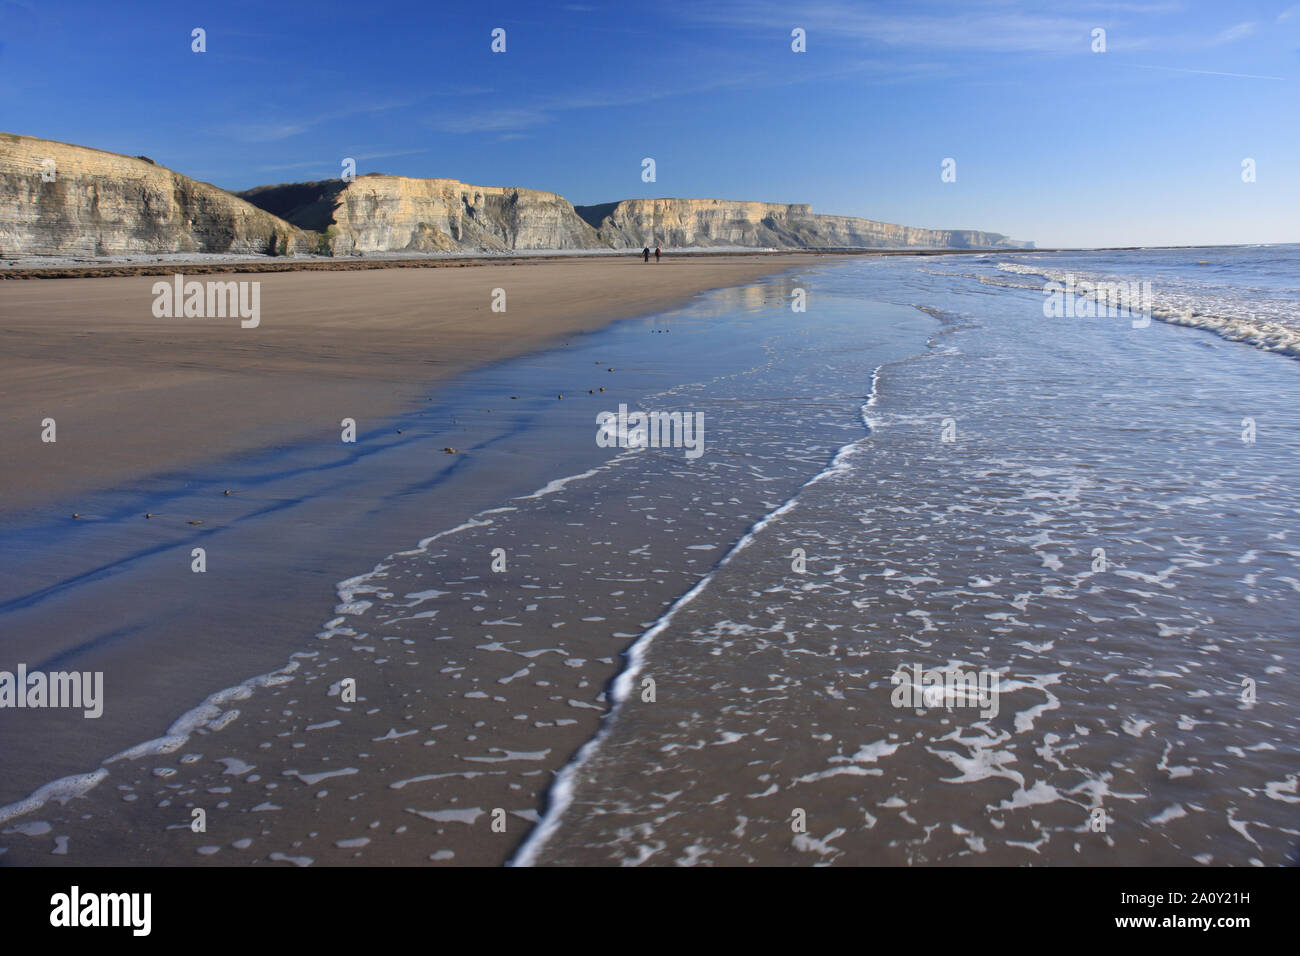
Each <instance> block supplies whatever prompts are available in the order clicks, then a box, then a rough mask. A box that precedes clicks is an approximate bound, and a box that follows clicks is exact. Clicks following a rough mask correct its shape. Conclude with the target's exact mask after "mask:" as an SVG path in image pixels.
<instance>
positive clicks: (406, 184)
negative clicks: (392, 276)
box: [240, 175, 601, 255]
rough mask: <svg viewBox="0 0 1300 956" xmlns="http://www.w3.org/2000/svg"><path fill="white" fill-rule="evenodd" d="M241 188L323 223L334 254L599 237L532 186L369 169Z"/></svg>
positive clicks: (303, 219)
mask: <svg viewBox="0 0 1300 956" xmlns="http://www.w3.org/2000/svg"><path fill="white" fill-rule="evenodd" d="M240 195H241V196H243V197H245V198H247V199H248V200H249V201H251V202H255V203H257V204H258V205H259V206H262V207H263V208H264V209H273V210H276V211H282V212H281V214H282V215H284V216H286V217H287V218H288V219H289V220H290V221H292V222H294V223H295V224H297V225H300V226H303V227H307V228H315V229H318V230H320V229H326V228H329V229H330V232H329V236H330V242H331V245H332V247H333V250H334V254H335V255H349V254H353V253H368V252H402V251H409V252H455V251H466V252H479V251H482V252H505V251H508V250H511V249H591V248H595V247H598V246H599V245H601V243H600V241H599V239H598V238H597V237H596V233H595V230H593V229H592V228H591V227H590V226H588V225H587V224H586V223H585V222H583V221H582V219H580V218H579V217H578V214H577V213H576V212H574V210H573V206H572V205H571V204H570V203H569V201H568V200H567V199H565V198H564V197H563V196H557V195H556V194H555V193H548V192H542V191H540V190H537V189H514V188H510V187H503V186H471V185H468V184H466V183H462V182H460V181H459V180H456V179H410V178H407V177H405V176H379V175H367V176H359V177H357V178H356V179H355V180H353V181H352V182H350V183H343V182H341V181H333V182H323V183H306V184H290V185H287V186H262V187H259V188H257V189H250V190H248V191H247V192H243V193H240ZM327 207H332V212H331V217H332V218H331V219H330V220H329V221H326V219H325V218H324V213H325V210H326V208H327Z"/></svg>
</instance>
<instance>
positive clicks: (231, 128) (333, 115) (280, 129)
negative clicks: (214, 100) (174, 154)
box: [220, 100, 417, 143]
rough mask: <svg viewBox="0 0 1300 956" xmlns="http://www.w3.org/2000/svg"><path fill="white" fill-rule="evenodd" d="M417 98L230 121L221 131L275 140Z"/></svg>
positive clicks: (398, 106)
mask: <svg viewBox="0 0 1300 956" xmlns="http://www.w3.org/2000/svg"><path fill="white" fill-rule="evenodd" d="M415 102H417V101H415V100H383V101H380V102H377V103H365V104H360V105H357V106H353V107H349V108H346V109H342V110H331V111H330V112H328V113H319V114H317V115H315V116H309V117H300V118H299V119H297V120H294V121H275V120H270V121H264V122H238V123H227V124H226V125H225V126H224V127H222V129H221V130H220V132H221V133H222V135H225V136H229V137H231V138H233V139H237V140H240V141H241V142H245V143H271V142H278V141H279V140H284V139H290V138H292V137H294V136H301V135H302V134H303V133H306V132H307V131H309V130H311V129H313V128H315V127H317V126H319V125H321V124H322V123H325V122H328V121H331V120H338V119H346V118H347V117H349V116H363V115H368V114H371V113H383V112H386V111H388V110H396V109H405V108H407V107H409V106H412V105H414V104H415Z"/></svg>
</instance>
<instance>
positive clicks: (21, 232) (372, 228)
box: [0, 133, 1033, 258]
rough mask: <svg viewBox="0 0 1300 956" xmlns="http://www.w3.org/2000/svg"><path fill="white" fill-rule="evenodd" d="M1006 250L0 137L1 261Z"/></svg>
mask: <svg viewBox="0 0 1300 956" xmlns="http://www.w3.org/2000/svg"><path fill="white" fill-rule="evenodd" d="M645 245H649V246H652V247H653V246H656V245H662V246H665V247H667V248H669V249H689V248H717V247H737V248H759V249H909V248H916V249H1015V248H1032V246H1033V243H1029V242H1020V241H1016V240H1013V239H1008V238H1007V237H1006V236H1003V235H1001V234H999V233H990V232H981V231H978V230H970V229H951V230H943V229H919V228H914V227H911V226H900V225H895V224H892V223H886V222H876V221H874V220H870V219H858V218H853V217H849V216H830V215H822V214H819V213H814V212H813V211H812V209H811V207H809V206H808V205H804V204H797V203H796V204H783V203H764V202H740V201H734V200H725V199H629V200H623V201H621V202H615V203H606V204H603V205H597V206H578V207H574V206H573V205H572V204H571V203H570V202H569V201H568V200H567V199H565V198H564V197H563V196H560V195H557V194H556V193H551V192H544V191H542V190H537V189H524V188H516V187H503V186H475V185H470V184H468V183H463V182H460V181H459V180H456V179H415V178H410V177H405V176H385V175H380V174H374V173H372V174H367V175H364V176H359V177H357V178H356V179H354V180H352V181H350V182H344V181H342V180H340V179H333V180H326V181H321V182H310V183H288V184H283V185H278V186H259V187H257V188H255V189H250V190H246V191H244V192H241V193H237V194H232V193H229V192H226V191H225V190H223V189H219V188H217V187H216V186H212V185H210V184H208V183H202V182H198V181H196V180H193V179H190V178H189V177H188V176H183V175H181V174H180V173H177V172H173V171H172V170H170V169H167V168H165V167H163V166H158V165H157V164H155V163H154V162H153V161H152V160H150V159H148V158H146V157H131V156H123V155H119V154H117V153H109V152H104V151H102V150H97V149H90V148H87V147H83V146H73V145H69V144H66V143H58V142H54V141H52V140H44V139H37V138H34V137H29V136H19V135H15V134H10V133H0V257H4V258H17V257H22V256H87V257H93V256H113V255H129V254H149V253H168V252H180V253H185V252H193V253H205V252H224V253H237V254H245V255H283V254H286V253H310V252H319V253H324V254H326V255H367V254H378V253H402V252H411V253H435V252H462V253H463V252H471V253H472V252H489V253H490V252H511V251H516V250H544V249H556V250H564V249H575V250H580V249H640V248H641V247H642V246H645Z"/></svg>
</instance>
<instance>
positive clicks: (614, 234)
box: [577, 199, 1033, 249]
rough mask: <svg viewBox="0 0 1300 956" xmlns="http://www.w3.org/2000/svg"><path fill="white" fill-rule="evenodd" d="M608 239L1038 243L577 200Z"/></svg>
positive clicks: (803, 245) (776, 212)
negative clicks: (588, 203) (591, 204)
mask: <svg viewBox="0 0 1300 956" xmlns="http://www.w3.org/2000/svg"><path fill="white" fill-rule="evenodd" d="M577 211H578V215H580V216H582V217H583V219H585V220H586V221H587V223H588V224H589V225H591V226H592V227H593V228H595V229H596V232H597V235H599V236H600V238H601V240H602V241H603V243H604V244H605V245H609V246H614V247H629V246H630V247H640V246H645V245H650V246H653V245H656V244H663V245H668V246H673V247H677V248H681V247H690V246H732V245H734V246H759V247H776V248H784V249H885V248H889V249H894V248H918V249H976V248H1002V249H1024V248H1032V246H1033V243H1028V242H1020V241H1018V240H1014V239H1008V238H1007V237H1006V236H1003V235H1000V234H999V233H995V232H979V231H977V230H973V229H917V228H913V227H911V226H896V225H893V224H892V223H887V222H876V221H874V220H871V219H855V218H853V217H851V216H824V215H819V214H816V213H813V212H812V208H811V207H810V206H807V205H804V204H793V205H787V204H780V203H762V202H733V201H730V200H725V199H629V200H625V201H623V202H618V203H606V204H605V205H601V206H578V207H577Z"/></svg>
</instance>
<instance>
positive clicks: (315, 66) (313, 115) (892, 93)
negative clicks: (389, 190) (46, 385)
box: [0, 0, 1300, 246]
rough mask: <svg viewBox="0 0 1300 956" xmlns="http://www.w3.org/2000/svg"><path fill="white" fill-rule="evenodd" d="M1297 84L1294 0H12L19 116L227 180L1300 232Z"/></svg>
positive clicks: (1049, 229) (1256, 235) (1299, 28)
mask: <svg viewBox="0 0 1300 956" xmlns="http://www.w3.org/2000/svg"><path fill="white" fill-rule="evenodd" d="M195 27H202V28H203V29H205V30H206V32H207V52H206V53H202V54H198V53H193V52H191V49H190V47H191V38H190V34H191V30H192V29H193V28H195ZM496 27H501V28H504V29H505V30H506V52H505V53H504V54H494V53H493V52H492V51H491V48H490V46H491V31H492V30H493V29H494V28H496ZM795 27H800V28H802V29H804V30H805V31H806V33H807V52H805V53H795V52H793V51H792V50H791V36H790V34H791V30H792V29H794V28H795ZM1096 28H1102V29H1104V30H1106V52H1104V53H1094V52H1093V51H1092V45H1093V38H1092V31H1093V30H1094V29H1096ZM1298 81H1300V4H1296V3H1290V2H1280V3H1279V2H1271V3H1270V2H1254V0H1234V2H1232V3H1227V2H1206V3H1186V2H1162V0H1152V2H1138V0H1135V2H1095V3H1048V2H1018V0H969V2H964V3H951V4H950V3H929V2H911V3H907V2H901V3H869V2H861V3H848V2H843V0H830V2H822V3H807V4H800V3H788V2H766V0H756V2H729V0H718V2H703V0H687V2H676V0H667V2H640V3H638V2H629V0H623V2H618V3H610V4H605V3H600V2H596V0H586V2H581V3H546V2H534V3H500V4H494V3H490V2H467V3H436V2H418V3H417V2H411V3H408V2H392V3H384V2H370V3H334V2H329V0H323V2H317V3H303V4H277V3H274V2H223V3H210V4H191V3H186V2H183V0H181V2H177V0H172V2H163V3H153V2H124V3H120V4H118V3H104V2H103V0H96V2H87V3H81V2H63V0H0V103H3V104H4V106H3V115H2V116H0V130H4V131H6V132H16V133H24V134H28V135H32V136H40V137H45V138H49V139H56V140H61V141H64V142H70V143H76V144H79V145H84V146H93V147H97V148H100V149H107V150H111V151H114V152H121V153H127V154H131V155H136V154H145V155H148V156H150V157H152V158H153V159H155V160H156V161H157V162H159V163H161V164H163V165H166V166H169V167H171V168H173V169H176V170H178V171H180V172H182V173H185V174H187V175H190V176H193V177H195V178H197V179H202V180H206V181H208V182H212V183H215V184H217V185H218V186H222V187H224V188H227V189H244V188H247V187H250V186H254V185H259V184H263V183H278V182H292V181H297V180H306V179H325V178H329V177H332V176H337V175H339V172H340V161H341V160H342V158H343V157H354V158H356V160H357V166H358V171H359V172H362V173H364V172H372V171H375V172H384V173H391V174H396V175H405V176H447V177H453V178H457V179H462V180H464V181H466V182H471V183H481V184H488V185H503V186H528V187H532V188H537V189H548V190H552V191H554V192H558V193H561V194H562V195H564V196H565V197H567V198H568V199H570V200H571V201H573V202H574V203H578V204H583V203H597V202H608V201H613V200H616V199H626V198H633V197H645V196H681V197H710V198H727V199H760V200H767V201H773V202H808V203H812V205H813V208H814V210H815V211H818V212H825V213H837V214H841V215H855V216H865V217H868V218H872V219H882V220H885V221H889V222H899V223H905V224H907V225H914V226H925V227H930V228H943V227H952V228H978V229H986V230H990V231H995V232H1003V233H1006V234H1008V235H1011V236H1014V237H1016V238H1023V239H1033V240H1036V241H1037V242H1038V244H1039V245H1040V246H1055V245H1075V246H1091V245H1141V244H1162V243H1169V244H1192V243H1215V242H1224V243H1228V242H1288V241H1289V242H1295V241H1300V106H1298V104H1300V82H1298ZM644 157H653V158H654V159H655V162H656V175H657V180H656V182H653V183H646V182H643V181H642V179H641V161H642V159H643V158H644ZM948 157H951V158H953V159H954V160H956V173H957V179H956V182H951V183H944V182H942V181H941V177H940V173H941V163H942V161H943V160H944V159H945V158H948ZM1246 158H1250V159H1253V160H1254V161H1255V164H1256V181H1255V182H1254V183H1244V182H1242V176H1241V169H1242V167H1241V164H1242V161H1243V159H1246Z"/></svg>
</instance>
